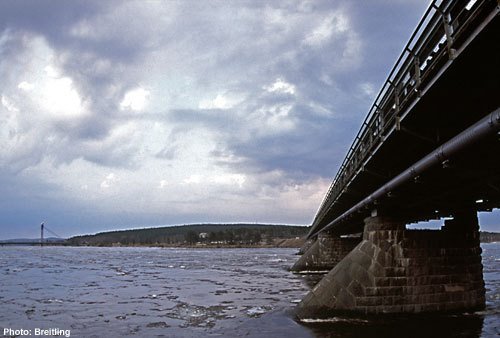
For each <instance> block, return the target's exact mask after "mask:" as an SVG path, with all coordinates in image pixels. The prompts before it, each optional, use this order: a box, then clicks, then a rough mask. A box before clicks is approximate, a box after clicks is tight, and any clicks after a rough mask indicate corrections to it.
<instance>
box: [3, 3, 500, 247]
mask: <svg viewBox="0 0 500 338" xmlns="http://www.w3.org/2000/svg"><path fill="white" fill-rule="evenodd" d="M427 5H428V2H427V1H421V0H418V1H417V0H413V1H403V0H394V1H389V0H377V1H369V2H365V1H364V2H357V1H350V2H348V1H330V0H328V1H300V0H297V1H222V0H220V1H217V0H215V1H113V0H109V1H99V0H95V1H59V0H51V1H48V0H31V1H26V0H18V1H1V2H0V78H1V79H2V81H1V82H0V100H1V101H0V144H1V147H0V193H1V196H2V198H1V199H0V239H2V238H12V237H36V235H37V234H38V227H39V224H40V223H41V222H45V224H46V225H47V227H48V228H49V229H51V230H53V231H54V232H56V233H58V234H60V235H61V236H72V235H77V234H86V233H94V232H98V231H104V230H112V229H126V228H136V227H150V226H159V225H170V224H186V223H198V222H266V223H286V224H305V225H308V224H310V223H311V222H312V220H313V218H314V215H315V213H316V211H317V209H318V207H319V204H320V203H321V200H322V198H323V196H324V194H325V193H326V190H327V189H328V186H329V184H330V183H331V181H332V179H333V177H334V176H335V174H336V172H337V170H338V167H339V165H340V163H341V162H342V160H343V158H344V156H345V154H346V151H347V148H348V146H349V145H350V144H351V143H352V140H353V138H354V136H355V134H356V132H357V130H358V129H359V127H360V125H361V122H362V120H363V119H364V117H365V115H366V114H367V112H368V110H369V107H370V105H371V104H372V102H373V100H374V98H375V96H376V94H377V92H378V90H379V88H380V87H381V86H382V84H383V82H384V81H385V79H386V77H387V75H388V73H389V71H390V69H391V68H392V66H393V64H394V62H395V60H396V59H397V57H398V56H399V54H400V52H401V50H402V48H403V46H404V45H405V43H406V42H407V40H408V38H409V36H410V35H411V33H412V31H413V30H414V28H415V26H416V25H417V23H418V21H419V19H420V18H421V16H422V15H423V13H424V11H425V9H426V7H427ZM499 220H500V216H498V213H490V214H485V215H481V223H482V228H483V229H486V230H488V229H489V230H493V229H495V228H496V227H495V225H497V224H499V223H500V222H499Z"/></svg>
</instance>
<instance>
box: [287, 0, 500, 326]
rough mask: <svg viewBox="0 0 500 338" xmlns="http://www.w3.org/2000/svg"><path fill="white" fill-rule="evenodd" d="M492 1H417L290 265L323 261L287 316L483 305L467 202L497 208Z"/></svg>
mask: <svg viewBox="0 0 500 338" xmlns="http://www.w3.org/2000/svg"><path fill="white" fill-rule="evenodd" d="M499 12H500V2H499V1H496V0H477V1H476V0H472V1H468V0H467V1H462V0H435V1H433V2H432V3H431V5H430V7H429V8H428V9H427V11H426V12H425V14H424V16H423V18H422V19H421V21H420V23H419V24H418V26H417V28H416V30H415V32H414V33H413V35H412V36H411V37H410V40H409V42H408V43H407V44H406V46H405V47H404V50H403V52H402V54H401V55H400V57H399V58H398V60H397V61H396V64H395V66H394V68H393V69H392V71H391V72H390V74H389V77H388V78H387V80H386V82H385V83H384V85H383V86H382V89H381V90H380V92H379V94H378V96H377V97H376V99H375V102H374V103H373V105H372V106H371V108H370V111H369V113H368V115H367V117H366V119H365V120H364V122H363V125H362V126H361V129H360V130H359V132H358V134H357V135H356V137H355V139H354V142H353V144H352V146H351V147H350V148H349V151H348V153H347V156H346V157H345V159H344V161H343V163H342V165H341V166H340V169H339V171H338V173H337V175H336V176H335V179H334V180H333V183H332V184H331V186H330V188H329V190H328V192H327V194H326V196H325V197H324V200H323V202H322V204H321V206H320V208H319V210H318V211H317V214H316V216H315V218H314V221H313V223H312V227H311V230H310V232H309V234H308V241H307V243H306V245H305V246H304V247H303V248H302V249H301V252H303V255H302V257H301V258H300V259H299V260H298V261H297V262H296V264H295V265H294V267H293V268H292V270H294V271H313V270H316V271H318V270H319V271H325V270H327V271H330V272H329V273H328V274H327V275H326V276H325V277H324V278H323V280H321V281H320V282H319V283H318V285H316V287H315V288H314V289H313V290H312V291H311V292H310V293H309V294H308V295H307V296H306V297H305V298H304V299H303V300H302V302H301V303H300V304H299V306H298V308H297V316H298V317H299V319H309V318H318V317H327V316H330V315H332V314H336V313H339V312H342V313H365V314H374V313H416V312H434V311H464V310H474V309H478V308H482V307H484V301H485V298H484V282H483V276H482V264H481V248H480V247H479V233H478V232H479V231H478V230H479V227H478V220H477V212H478V211H491V210H492V209H493V208H499V207H500V135H499V131H500V48H499V47H500V20H499ZM441 218H445V219H446V220H445V221H444V226H443V227H442V229H441V230H408V229H406V224H408V223H414V222H419V221H426V220H431V219H441ZM355 234H358V235H359V234H361V237H359V236H358V237H356V236H355Z"/></svg>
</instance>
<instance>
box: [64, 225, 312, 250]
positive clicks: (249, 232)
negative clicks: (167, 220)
mask: <svg viewBox="0 0 500 338" xmlns="http://www.w3.org/2000/svg"><path fill="white" fill-rule="evenodd" d="M308 230H309V227H307V226H290V225H274V224H191V225H180V226H168V227H159V228H147V229H133V230H122V231H109V232H101V233H98V234H95V235H85V236H75V237H72V238H69V239H68V243H69V244H70V245H92V246H111V245H125V246H126V245H159V246H162V245H165V246H174V245H195V244H211V245H272V244H273V243H275V241H276V240H277V239H288V238H290V239H291V238H297V237H303V236H305V235H306V234H307V232H308Z"/></svg>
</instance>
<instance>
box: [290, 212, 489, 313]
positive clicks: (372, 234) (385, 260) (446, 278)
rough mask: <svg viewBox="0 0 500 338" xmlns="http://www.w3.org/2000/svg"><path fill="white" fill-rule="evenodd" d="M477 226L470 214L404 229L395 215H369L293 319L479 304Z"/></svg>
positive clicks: (451, 308) (441, 309) (481, 289)
mask: <svg viewBox="0 0 500 338" xmlns="http://www.w3.org/2000/svg"><path fill="white" fill-rule="evenodd" d="M478 230H479V227H478V223H477V216H476V214H475V212H466V213H460V214H457V215H456V216H455V218H454V219H453V220H451V221H446V222H445V225H444V226H443V227H442V229H441V230H406V229H405V224H404V223H402V222H399V221H397V220H395V219H391V218H386V217H369V218H367V219H365V229H364V234H363V241H362V242H361V243H359V245H357V246H356V247H355V248H354V250H352V251H351V252H350V253H349V254H348V255H347V256H346V257H345V258H344V259H343V260H342V261H341V262H340V263H339V264H337V265H336V266H335V267H334V268H333V269H332V270H331V271H330V272H329V273H328V274H327V275H326V276H325V277H324V278H323V279H322V280H321V281H320V282H319V283H318V284H317V285H316V286H315V287H314V288H313V289H312V290H311V291H310V292H309V294H307V295H306V297H305V298H304V299H303V300H302V302H301V303H300V304H299V305H298V307H297V317H298V318H299V319H313V318H327V317H331V316H334V315H338V314H378V313H421V312H462V311H469V310H476V309H481V308H483V307H484V302H485V296H484V292H485V290H484V282H483V275H482V264H481V248H480V246H479V231H478Z"/></svg>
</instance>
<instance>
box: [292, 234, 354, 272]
mask: <svg viewBox="0 0 500 338" xmlns="http://www.w3.org/2000/svg"><path fill="white" fill-rule="evenodd" d="M360 241H361V238H357V237H354V238H353V237H346V238H343V237H339V236H337V235H334V234H332V233H329V232H322V233H320V234H319V235H318V238H317V240H316V241H315V242H314V243H313V244H312V245H311V246H310V247H309V249H308V250H307V251H306V252H305V253H304V254H303V255H302V256H301V257H300V258H299V260H298V261H297V262H296V263H295V264H294V265H293V267H292V268H291V270H292V271H295V272H315V271H316V272H317V271H329V270H331V269H332V268H333V267H334V266H335V265H337V264H338V263H339V262H340V261H341V260H342V259H343V258H344V257H345V256H346V255H347V254H348V253H349V252H351V251H352V249H354V247H356V245H357V244H358V243H359V242H360Z"/></svg>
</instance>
